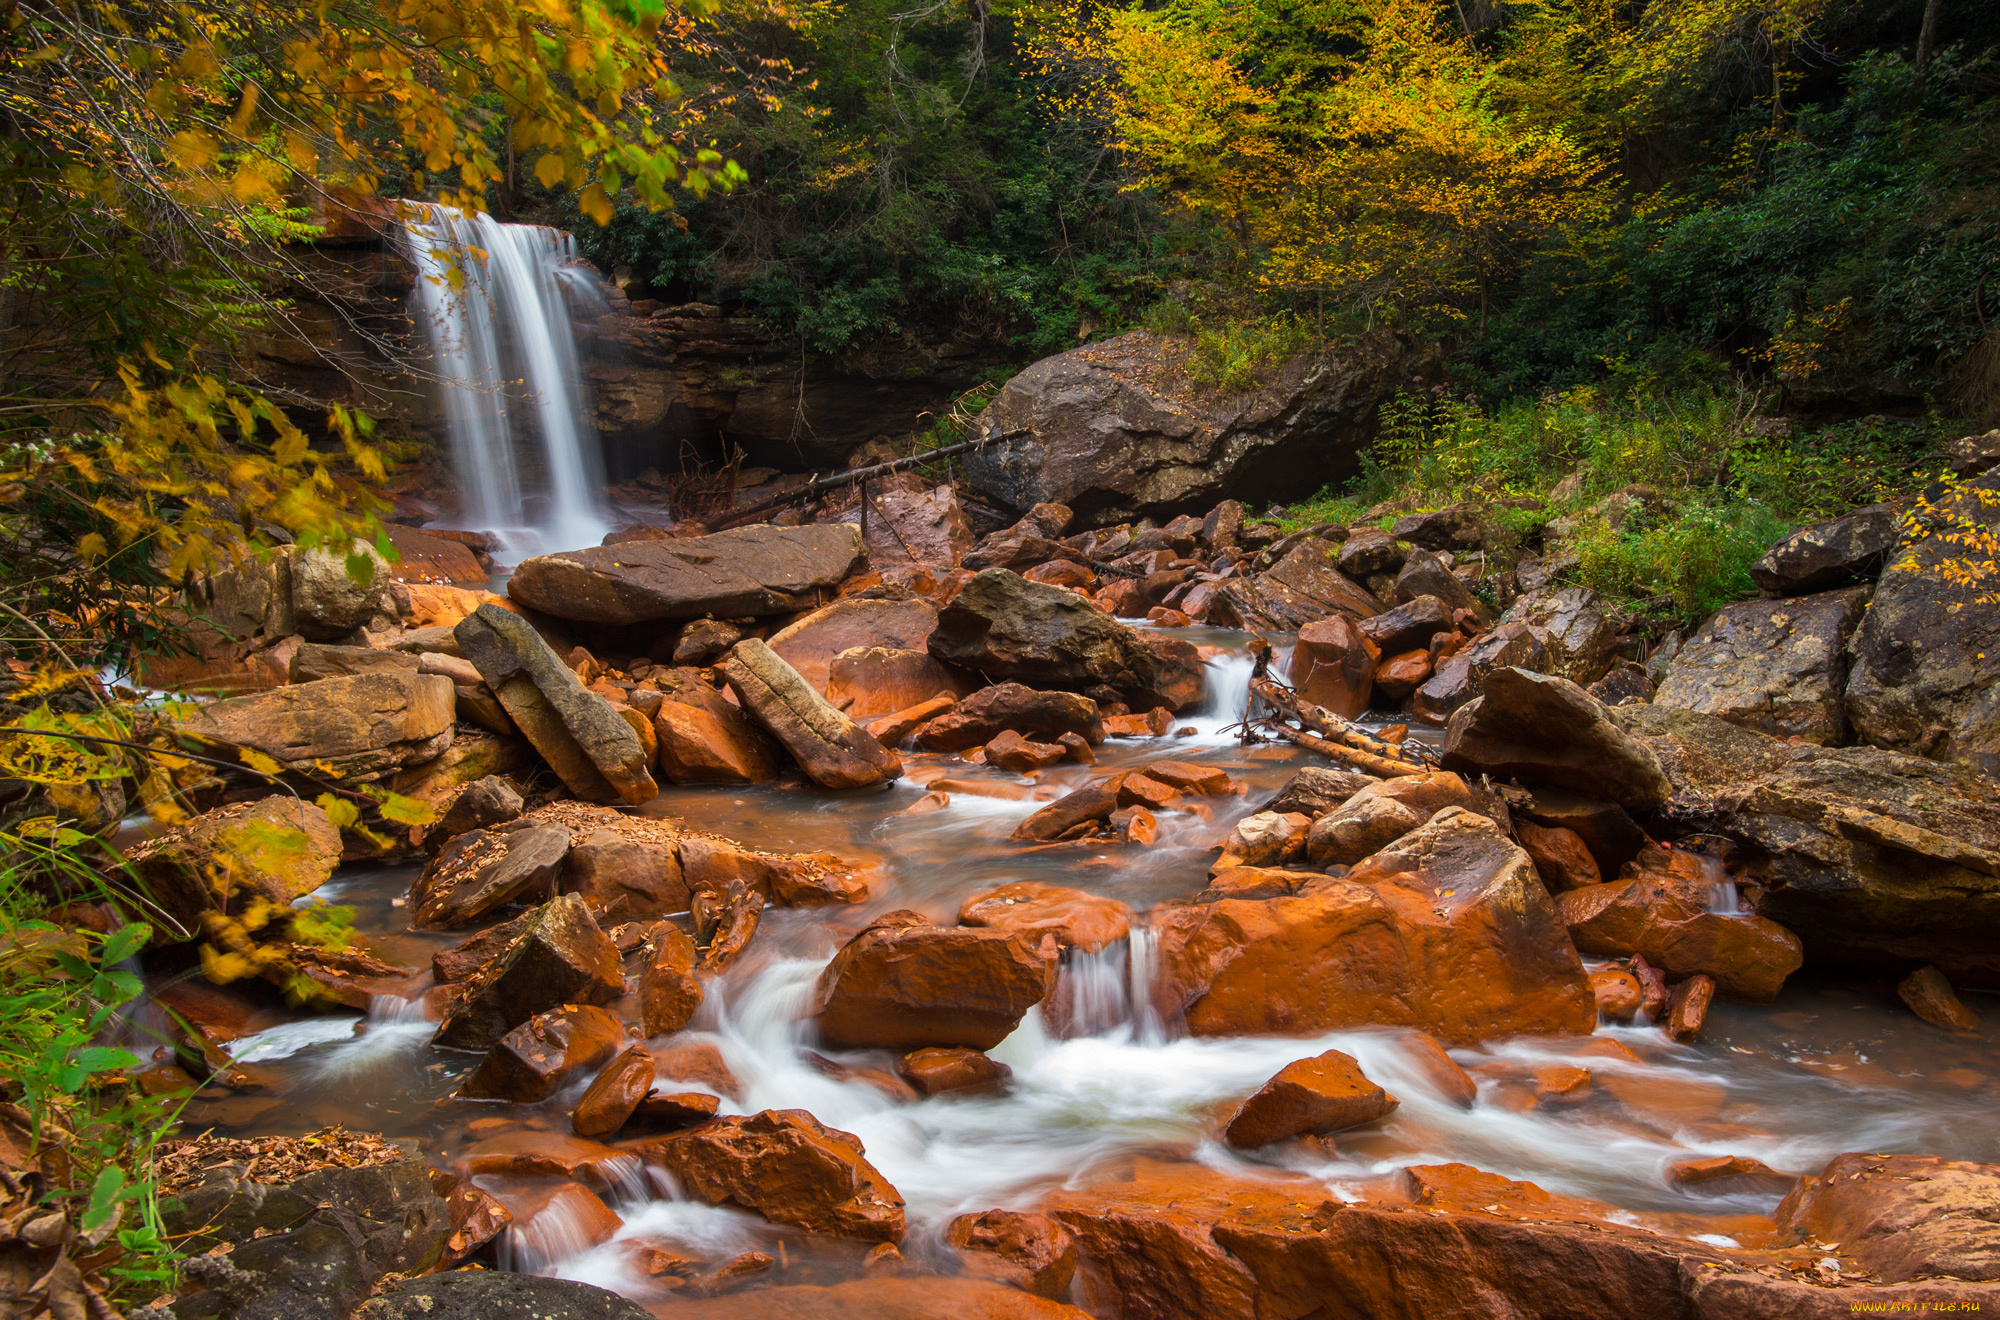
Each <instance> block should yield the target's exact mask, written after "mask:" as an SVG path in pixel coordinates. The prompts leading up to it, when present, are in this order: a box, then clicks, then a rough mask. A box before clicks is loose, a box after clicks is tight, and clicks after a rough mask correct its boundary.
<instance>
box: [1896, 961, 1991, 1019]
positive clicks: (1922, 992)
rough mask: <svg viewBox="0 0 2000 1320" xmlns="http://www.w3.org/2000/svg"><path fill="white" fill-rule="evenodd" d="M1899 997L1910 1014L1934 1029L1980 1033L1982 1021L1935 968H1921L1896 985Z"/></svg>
mask: <svg viewBox="0 0 2000 1320" xmlns="http://www.w3.org/2000/svg"><path fill="white" fill-rule="evenodd" d="M1896 994H1897V996H1898V997H1899V998H1900V999H1902V1001H1903V1002H1904V1003H1905V1004H1907V1005H1909V1007H1910V1011H1911V1012H1912V1013H1915V1014H1916V1015H1917V1016H1918V1017H1920V1018H1922V1019H1923V1020H1924V1021H1926V1022H1928V1023H1930V1024H1931V1025H1932V1026H1934V1027H1943V1028H1944V1029H1945V1030H1946V1031H1977V1030H1979V1019H1978V1018H1977V1017H1976V1016H1974V1014H1973V1012H1972V1010H1971V1009H1969V1008H1967V1007H1966V1006H1965V1005H1964V1004H1963V1003H1961V1002H1960V1001H1959V998H1958V996H1957V994H1955V993H1954V992H1953V991H1952V988H1951V982H1950V981H1948V980H1946V979H1945V975H1944V973H1943V972H1940V971H1939V970H1938V969H1937V968H1935V967H1919V968H1918V969H1917V970H1916V971H1914V972H1911V973H1910V974H1909V975H1908V976H1906V977H1904V978H1903V979H1902V981H1901V982H1900V983H1898V984H1897V986H1896Z"/></svg>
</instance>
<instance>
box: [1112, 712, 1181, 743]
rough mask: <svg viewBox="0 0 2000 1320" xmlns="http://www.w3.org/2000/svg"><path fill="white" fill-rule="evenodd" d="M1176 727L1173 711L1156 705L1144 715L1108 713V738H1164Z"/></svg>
mask: <svg viewBox="0 0 2000 1320" xmlns="http://www.w3.org/2000/svg"><path fill="white" fill-rule="evenodd" d="M1173 729H1174V716H1173V712H1172V711H1170V710H1167V709H1166V708H1165V707H1156V708H1155V709H1153V710H1149V711H1147V712H1146V713H1145V714H1143V715H1106V716H1105V717H1104V734H1105V736H1106V737H1107V738H1164V737H1166V736H1167V735H1168V734H1169V733H1172V732H1173Z"/></svg>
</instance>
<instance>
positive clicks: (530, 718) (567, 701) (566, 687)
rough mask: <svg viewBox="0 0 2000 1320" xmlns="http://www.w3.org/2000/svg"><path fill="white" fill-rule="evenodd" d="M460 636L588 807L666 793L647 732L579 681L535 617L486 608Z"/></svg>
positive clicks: (469, 621)
mask: <svg viewBox="0 0 2000 1320" xmlns="http://www.w3.org/2000/svg"><path fill="white" fill-rule="evenodd" d="M452 636H453V637H455V638H457V639H458V645H459V648H460V649H461V650H462V651H464V652H465V657H466V659H468V660H470V661H472V663H473V665H474V666H476V667H477V668H478V670H479V672H480V674H481V675H482V676H483V677H484V678H485V679H486V685H487V686H488V687H489V688H491V689H492V690H493V695H494V696H495V697H497V698H499V701H500V704H501V705H502V706H504V707H506V708H507V714H508V715H509V716H510V717H511V718H512V719H513V721H514V723H515V724H516V725H518V726H519V727H520V730H521V733H522V734H523V735H524V736H525V737H526V738H527V740H528V741H529V742H530V743H532V744H534V748H535V750H536V751H537V752H540V753H541V755H542V759H543V760H545V761H547V762H548V763H549V768H550V769H552V770H554V771H555V772H556V774H557V776H558V777H559V778H561V780H562V781H563V783H564V784H565V785H567V786H568V788H569V790H570V792H572V793H574V794H576V795H577V796H578V797H580V798H582V799H583V800H584V801H586V802H612V801H617V800H621V799H622V800H623V801H625V802H628V803H632V804H634V805H636V804H638V803H641V802H649V801H651V800H652V799H653V798H654V797H656V796H658V793H659V789H658V787H657V786H656V785H655V784H654V782H653V776H652V774H651V772H650V771H649V770H648V769H647V757H646V750H645V747H644V746H643V745H642V744H641V743H640V741H639V735H638V734H636V733H634V732H633V731H632V726H631V725H629V724H627V723H626V722H625V720H624V718H623V717H622V716H620V715H619V714H618V712H617V711H615V710H613V709H612V707H611V703H610V702H608V701H606V700H605V699H604V698H603V697H600V696H598V695H597V694H596V693H595V692H591V691H589V690H588V689H586V688H585V687H584V686H583V684H582V683H581V682H579V681H578V680H577V676H576V671H574V670H573V669H571V668H570V667H569V666H568V665H566V664H564V663H563V662H562V661H561V660H560V659H558V658H557V656H556V653H555V652H554V651H552V650H550V649H549V645H548V643H547V642H545V641H543V640H542V638H541V636H540V634H538V633H536V631H535V630H534V629H533V628H532V627H530V626H529V624H528V622H527V620H525V619H523V618H521V616H520V615H518V614H512V613H509V612H508V611H506V610H503V609H500V608H498V607H497V606H493V605H481V606H480V607H479V608H478V609H477V610H475V611H474V612H473V613H472V614H470V615H468V616H467V617H466V618H465V619H463V620H462V621H461V622H460V623H459V625H458V626H457V627H456V628H454V629H452Z"/></svg>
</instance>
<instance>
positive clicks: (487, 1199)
mask: <svg viewBox="0 0 2000 1320" xmlns="http://www.w3.org/2000/svg"><path fill="white" fill-rule="evenodd" d="M431 1189H432V1190H433V1191H435V1192H436V1193H437V1194H438V1195H439V1196H441V1197H443V1198H444V1201H445V1204H446V1205H447V1206H449V1207H450V1209H451V1236H449V1237H447V1238H446V1239H445V1242H444V1256H443V1258H442V1259H441V1260H440V1261H439V1266H440V1267H441V1268H442V1267H444V1266H450V1265H456V1264H458V1263H459V1262H460V1261H462V1260H464V1259H466V1258H467V1257H468V1256H470V1255H472V1254H473V1253H474V1252H476V1251H478V1250H479V1249H480V1248H481V1247H484V1246H485V1245H486V1244H487V1243H489V1242H491V1241H493V1239H495V1238H497V1237H499V1236H500V1234H501V1233H502V1232H504V1231H505V1230H506V1228H507V1226H508V1225H509V1224H511V1223H513V1222H514V1212H513V1211H511V1210H509V1209H508V1208H507V1207H506V1206H505V1205H503V1204H501V1202H500V1201H499V1200H498V1199H497V1198H496V1197H494V1196H493V1195H492V1194H491V1193H490V1192H487V1191H485V1190H484V1189H482V1188H480V1187H478V1186H476V1185H475V1184H474V1183H473V1181H472V1180H471V1179H470V1178H465V1177H461V1176H460V1175H458V1174H456V1173H452V1172H448V1171H446V1170H444V1169H436V1168H434V1169H432V1170H431Z"/></svg>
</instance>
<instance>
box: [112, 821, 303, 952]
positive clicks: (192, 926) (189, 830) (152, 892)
mask: <svg viewBox="0 0 2000 1320" xmlns="http://www.w3.org/2000/svg"><path fill="white" fill-rule="evenodd" d="M125 859H126V861H127V862H128V863H130V864H131V866H132V868H133V870H134V871H135V872H136V873H137V874H138V876H139V878H140V879H141V880H143V881H144V882H145V885H146V893H147V896H148V897H149V898H150V899H151V900H152V902H153V903H154V904H155V905H157V914H156V915H157V916H158V917H159V918H162V919H163V920H162V924H163V925H167V926H169V929H168V930H166V931H164V932H163V933H167V934H172V933H175V931H176V929H177V931H178V933H179V934H180V935H181V936H182V937H184V938H185V937H190V936H193V935H194V934H196V933H198V932H199V931H200V929H201V918H202V914H203V913H206V912H211V911H216V910H217V904H218V903H219V902H221V901H223V900H224V899H225V898H228V899H229V901H230V904H231V907H232V908H237V907H240V905H241V897H240V896H241V895H244V894H252V895H256V896H258V897H261V898H264V899H266V900H268V901H269V902H271V903H275V904H277V905H279V906H280V907H285V906H289V905H290V904H291V903H292V901H293V900H294V899H297V898H302V897H304V896H305V895H307V894H310V893H312V892H313V891H314V890H316V889H318V888H319V887H320V886H321V885H323V884H325V883H326V882H327V881H328V880H329V879H331V878H332V877H333V872H334V868H335V867H337V866H338V865H339V864H340V831H339V830H337V829H335V828H334V825H333V822H332V821H331V820H329V819H328V818H327V814H326V813H325V812H324V811H322V810H320V809H319V808H318V807H316V806H314V805H313V804H312V803H310V802H304V801H301V800H300V799H298V798H295V797H293V796H291V795H290V794H288V793H286V794H275V795H273V796H271V797H267V798H263V799H261V800H260V801H257V802H240V803H236V804H235V805H232V806H227V807H218V808H217V809H216V810H214V811H205V812H203V813H202V814H201V815H199V816H196V817H195V818H194V819H192V820H189V821H186V822H184V823H182V824H179V825H174V826H170V827H169V828H167V829H165V830H163V831H161V832H160V833H159V834H156V835H154V836H153V837H152V838H150V839H147V840H146V841H145V842H143V843H141V844H139V845H137V846H136V847H134V848H132V849H130V850H129V851H128V852H127V853H126V855H125ZM218 882H219V884H218Z"/></svg>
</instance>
